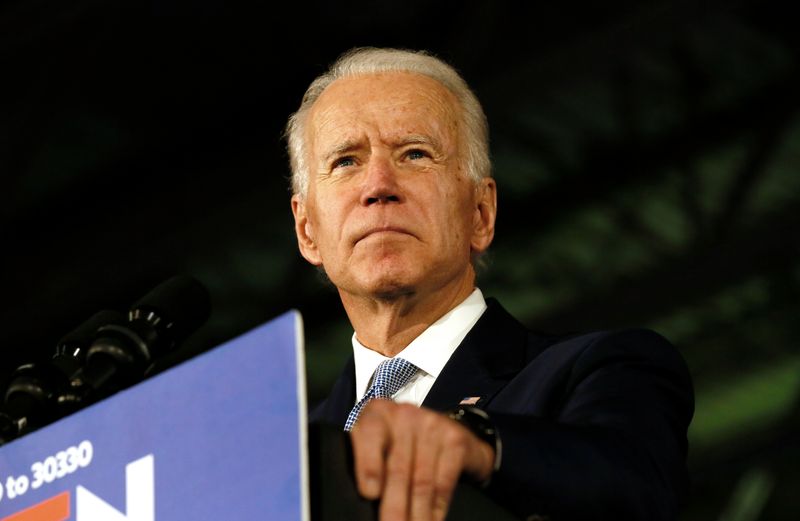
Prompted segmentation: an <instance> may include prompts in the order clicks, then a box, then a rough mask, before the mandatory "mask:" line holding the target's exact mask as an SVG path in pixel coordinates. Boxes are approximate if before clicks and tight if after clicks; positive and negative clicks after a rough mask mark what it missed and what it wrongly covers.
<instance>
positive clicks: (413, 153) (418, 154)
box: [406, 148, 428, 160]
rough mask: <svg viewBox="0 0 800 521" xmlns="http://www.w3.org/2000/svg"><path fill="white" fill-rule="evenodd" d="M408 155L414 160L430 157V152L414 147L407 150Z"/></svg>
mask: <svg viewBox="0 0 800 521" xmlns="http://www.w3.org/2000/svg"><path fill="white" fill-rule="evenodd" d="M406 157H407V158H408V159H412V160H415V159H423V158H426V157H428V153H427V152H425V151H424V150H420V149H419V148H412V149H411V150H409V151H408V152H406Z"/></svg>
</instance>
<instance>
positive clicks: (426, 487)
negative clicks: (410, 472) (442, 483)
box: [411, 476, 439, 496]
mask: <svg viewBox="0 0 800 521" xmlns="http://www.w3.org/2000/svg"><path fill="white" fill-rule="evenodd" d="M438 488H439V487H438V484H437V483H434V480H433V478H432V477H431V476H414V480H413V481H412V483H411V491H412V493H413V494H414V495H415V496H428V495H431V494H432V493H433V492H434V490H438Z"/></svg>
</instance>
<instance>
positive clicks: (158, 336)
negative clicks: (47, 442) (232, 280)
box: [75, 275, 211, 394]
mask: <svg viewBox="0 0 800 521" xmlns="http://www.w3.org/2000/svg"><path fill="white" fill-rule="evenodd" d="M210 314H211V299H210V297H209V294H208V290H206V288H205V287H204V286H203V285H202V284H201V283H200V282H199V281H197V280H196V279H194V278H193V277H190V276H187V275H179V276H176V277H173V278H171V279H169V280H167V281H166V282H163V283H162V284H160V285H159V286H157V287H156V288H155V289H153V290H152V291H151V292H150V293H148V294H147V295H145V296H144V297H142V298H141V299H140V300H138V301H137V302H136V303H134V304H133V306H131V308H130V310H129V311H128V319H127V321H126V322H124V323H123V324H118V323H111V324H108V325H104V326H101V327H100V328H99V329H98V330H97V333H96V335H95V338H94V340H93V342H92V344H91V345H90V346H89V348H88V349H87V350H86V361H85V364H84V368H83V375H82V376H81V377H79V378H78V379H79V380H80V381H78V382H75V385H84V384H86V385H88V386H89V387H90V388H91V389H92V391H94V392H102V394H110V393H113V392H115V391H118V390H120V389H122V388H124V387H126V386H128V385H131V384H132V383H134V382H135V381H137V380H138V379H141V378H142V377H143V376H144V374H145V373H146V371H147V370H148V369H149V368H150V367H151V366H152V364H153V362H154V361H155V360H156V359H158V358H159V357H160V356H162V355H163V354H165V353H167V352H169V351H171V350H172V349H174V348H175V346H176V345H178V344H179V343H180V342H182V341H183V340H184V339H185V338H186V337H188V336H189V335H190V334H191V333H193V332H194V331H195V330H196V329H198V328H199V327H200V326H202V325H203V324H204V323H205V321H206V320H208V317H209V315H210Z"/></svg>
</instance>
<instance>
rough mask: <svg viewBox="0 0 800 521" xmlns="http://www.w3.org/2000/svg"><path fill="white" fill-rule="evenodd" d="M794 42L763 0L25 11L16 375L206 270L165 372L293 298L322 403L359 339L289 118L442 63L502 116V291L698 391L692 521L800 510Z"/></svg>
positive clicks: (10, 201)
mask: <svg viewBox="0 0 800 521" xmlns="http://www.w3.org/2000/svg"><path fill="white" fill-rule="evenodd" d="M796 25H797V24H796V19H795V18H793V17H791V16H789V14H788V12H786V11H785V10H783V9H781V8H779V4H778V3H777V2H762V1H758V2H757V1H729V2H718V3H713V2H709V3H699V2H677V1H672V2H658V1H653V2H641V1H640V2H615V3H601V2H596V3H594V4H589V3H579V2H574V1H566V2H557V3H552V2H547V3H541V4H538V3H534V4H533V5H530V6H527V7H521V6H519V5H517V3H516V2H511V1H505V2H503V1H496V2H485V3H479V2H464V1H446V2H422V1H406V2H391V3H390V2H375V1H362V2H349V3H347V4H342V3H337V4H334V3H333V2H330V3H324V4H310V3H305V2H304V3H300V2H294V3H291V4H289V5H284V6H283V7H281V8H280V9H278V8H276V7H266V6H264V7H244V6H237V5H233V4H231V3H225V2H222V1H221V0H205V1H202V2H192V3H189V2H186V3H182V2H170V1H154V2H152V3H145V2H108V1H105V0H103V1H100V0H76V1H73V2H54V1H47V0H27V1H18V0H10V1H6V2H5V3H3V4H2V5H0V96H2V97H1V98H0V175H2V178H1V179H2V189H1V190H0V197H1V198H2V199H0V215H1V216H2V224H1V225H0V244H1V245H2V246H1V247H2V250H1V251H2V261H1V262H2V266H1V267H2V270H1V271H0V273H2V279H1V280H0V283H1V284H2V285H1V286H0V288H2V292H3V294H2V301H3V307H2V315H1V318H0V382H4V381H5V380H7V378H8V375H9V374H10V373H11V371H12V370H13V369H14V368H15V367H17V366H18V365H20V364H22V363H24V362H27V361H31V360H37V359H42V358H44V357H47V356H49V355H50V354H51V352H52V350H53V348H54V346H55V343H56V342H57V340H58V339H59V338H60V337H61V336H62V335H63V334H65V333H66V332H68V331H69V330H71V329H72V328H74V327H75V326H76V325H78V324H80V323H81V322H82V321H83V320H85V319H86V318H88V317H89V316H90V315H91V314H93V313H94V312H95V311H98V310H100V309H104V308H113V309H119V310H124V309H127V307H128V306H129V305H130V304H131V303H132V302H133V301H135V300H137V299H138V298H139V297H141V296H142V295H143V294H144V293H146V292H147V291H148V290H150V289H151V288H152V287H154V286H155V285H156V284H158V283H159V282H161V281H162V280H164V279H166V278H167V277H169V276H171V275H173V274H176V273H189V274H192V275H194V276H196V277H197V278H199V279H200V280H202V281H203V282H204V283H205V285H206V286H207V287H208V288H209V290H210V292H211V294H212V299H213V303H214V312H213V315H212V318H211V320H210V321H209V322H208V324H207V325H206V326H204V327H203V328H202V329H201V330H200V331H198V332H197V333H196V334H195V335H194V336H193V337H192V338H191V339H190V340H189V341H188V342H187V343H186V344H185V345H184V348H183V350H182V351H181V352H180V353H178V354H177V355H175V357H174V358H173V359H170V360H176V359H180V358H185V357H188V356H191V355H192V354H193V353H197V352H201V351H203V350H205V349H208V348H210V347H212V346H214V345H216V344H217V343H219V342H221V341H223V340H226V339H229V338H232V337H234V336H236V335H238V334H239V333H242V332H244V331H246V330H247V329H249V328H251V327H253V326H255V325H258V324H260V323H262V322H264V321H266V320H268V319H269V318H272V317H274V316H275V315H277V314H279V313H282V312H283V311H285V310H287V309H289V308H292V307H296V308H299V309H300V310H301V311H302V313H303V315H304V319H305V324H306V335H307V363H308V378H309V384H308V385H309V396H310V400H311V401H312V402H316V401H317V400H319V399H320V398H321V397H322V396H324V394H325V391H326V389H327V388H328V386H329V385H330V383H331V381H332V379H333V378H334V376H335V374H336V373H337V372H338V370H339V367H340V366H341V363H342V361H343V360H344V358H345V357H346V356H347V353H348V351H349V349H350V346H349V336H350V334H351V331H350V329H349V325H348V324H347V321H346V317H345V315H344V312H343V311H342V310H341V308H340V305H339V304H338V298H337V296H336V294H335V293H334V292H333V291H332V290H331V289H330V288H328V287H327V286H326V285H325V284H324V283H323V282H322V281H321V280H320V277H319V276H317V275H316V273H315V271H314V270H313V269H312V268H311V267H310V266H307V265H306V264H305V263H304V261H302V259H301V257H300V256H299V254H298V253H297V251H296V247H295V243H294V236H293V231H292V220H291V212H290V209H289V195H288V188H287V187H288V183H287V178H288V168H287V165H286V162H287V161H286V154H285V152H284V148H283V147H284V144H283V141H282V139H281V133H282V128H283V125H284V123H285V121H286V118H287V117H288V115H289V114H290V113H291V112H292V111H293V110H294V109H295V108H296V107H297V106H298V105H299V102H300V97H301V95H302V93H303V91H304V90H305V87H306V86H307V84H308V83H309V82H310V81H311V80H312V79H313V78H314V76H316V75H317V74H318V73H320V72H321V71H322V70H323V69H324V67H325V66H326V65H327V64H329V63H330V62H331V61H332V60H333V59H334V58H335V57H336V56H337V55H338V54H339V53H340V52H342V51H344V50H346V49H348V48H350V47H352V46H355V45H376V46H398V47H409V48H426V49H429V50H431V51H433V52H434V53H436V54H437V55H439V56H441V57H443V58H445V59H446V60H448V61H450V62H451V63H453V64H454V65H455V66H456V67H457V68H458V69H459V70H460V71H461V72H462V73H463V75H464V76H465V77H466V79H467V80H468V82H469V83H470V84H471V85H472V86H473V87H474V89H475V91H476V92H477V94H478V96H479V98H480V99H481V100H482V102H483V103H484V106H485V110H486V112H487V115H488V117H489V121H490V126H491V131H492V155H493V160H494V165H495V176H496V178H497V181H498V185H499V189H500V208H499V216H498V224H497V226H498V230H497V237H496V240H495V243H494V245H493V247H492V252H491V255H490V256H489V267H488V269H487V270H486V271H485V272H484V273H483V274H482V275H481V279H480V281H479V283H480V286H481V288H482V289H483V291H484V293H485V294H487V295H490V296H495V297H498V298H499V299H500V300H501V301H502V302H503V303H504V305H505V306H506V307H507V308H509V310H510V311H512V312H513V313H514V314H515V315H516V316H517V317H519V318H520V320H522V321H523V322H524V323H526V324H527V325H528V326H530V327H532V328H535V329H540V330H546V331H550V332H554V333H558V332H567V331H577V330H586V329H593V328H619V327H625V326H632V325H643V326H647V327H652V328H655V329H657V330H658V331H660V332H661V333H663V334H664V335H666V336H667V337H668V338H670V339H671V340H672V341H673V342H674V343H675V344H676V345H677V346H678V348H679V349H680V350H681V352H682V353H683V355H684V356H685V358H686V359H687V361H688V363H689V365H690V367H691V369H692V372H693V375H694V378H695V385H696V392H697V411H696V415H695V420H694V422H693V425H692V428H691V431H690V440H691V455H690V467H691V472H692V476H693V481H694V495H693V498H692V500H691V503H690V504H689V505H688V507H687V509H686V512H685V514H684V517H683V519H685V520H698V521H699V520H710V519H714V520H737V521H739V520H741V521H745V520H756V519H763V520H783V519H787V520H788V519H792V520H794V519H796V516H797V512H798V511H800V500H798V499H797V493H796V491H797V490H800V447H798V445H799V444H800V442H799V441H798V440H800V410H799V409H800V408H799V404H798V397H799V396H800V350H799V349H798V342H799V341H800V298H798V297H800V260H799V257H798V250H799V249H800V245H799V244H798V231H799V230H798V228H800V173H799V172H798V165H800V117H799V116H800V112H799V110H798V109H800V102H799V101H798V92H800V74H798V67H797V64H798V49H800V46H799V45H798V43H799V42H798V35H800V31H798V30H797V27H796ZM167 363H169V361H167V362H165V364H167Z"/></svg>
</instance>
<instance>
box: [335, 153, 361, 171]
mask: <svg viewBox="0 0 800 521" xmlns="http://www.w3.org/2000/svg"><path fill="white" fill-rule="evenodd" d="M355 164H356V159H355V158H354V157H353V156H345V157H340V158H339V159H337V160H336V161H334V162H333V168H344V167H348V166H353V165H355Z"/></svg>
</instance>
